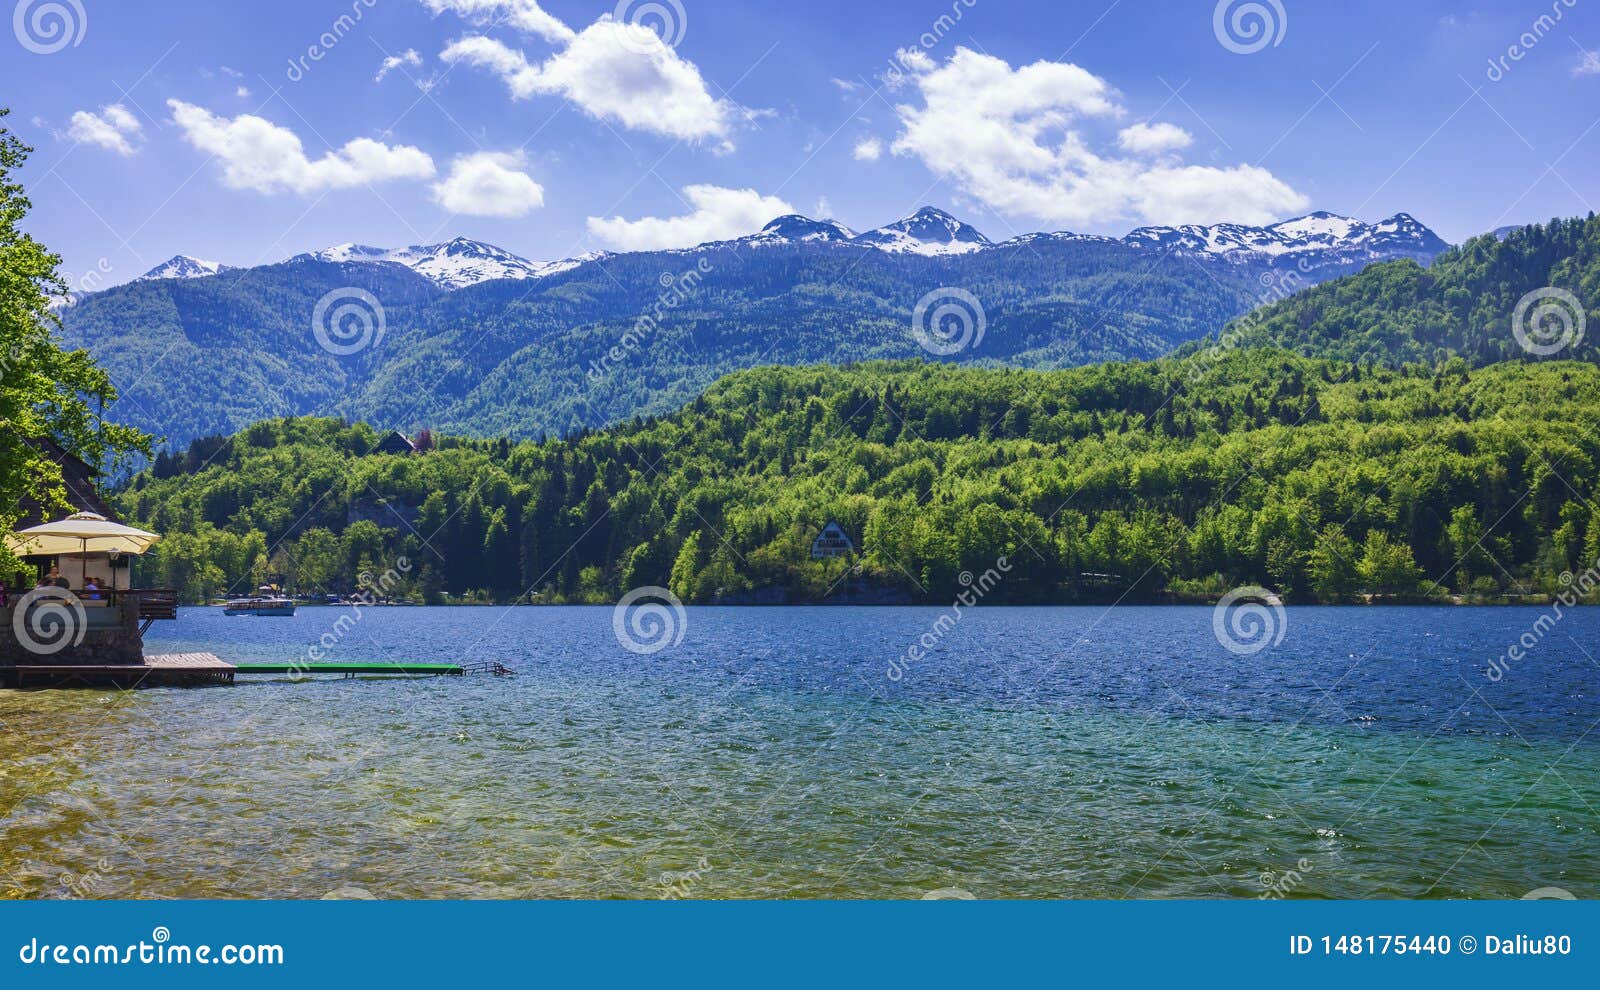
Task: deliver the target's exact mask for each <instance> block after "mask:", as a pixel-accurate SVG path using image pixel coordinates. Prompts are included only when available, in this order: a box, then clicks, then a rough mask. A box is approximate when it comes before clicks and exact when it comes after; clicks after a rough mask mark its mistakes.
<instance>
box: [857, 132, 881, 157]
mask: <svg viewBox="0 0 1600 990" xmlns="http://www.w3.org/2000/svg"><path fill="white" fill-rule="evenodd" d="M852 154H854V155H855V159H856V161H858V162H875V161H877V160H878V159H880V158H882V157H883V142H882V141H879V140H878V139H877V138H875V137H869V138H863V139H862V140H861V141H859V142H857V143H856V149H855V151H854V152H852Z"/></svg>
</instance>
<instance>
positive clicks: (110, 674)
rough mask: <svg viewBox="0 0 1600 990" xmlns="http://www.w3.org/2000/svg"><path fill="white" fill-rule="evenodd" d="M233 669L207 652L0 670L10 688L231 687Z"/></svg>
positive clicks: (234, 669)
mask: <svg viewBox="0 0 1600 990" xmlns="http://www.w3.org/2000/svg"><path fill="white" fill-rule="evenodd" d="M236 671H237V668H236V667H235V666H234V665H233V664H231V663H228V662H226V661H224V660H222V659H220V658H218V657H217V656H215V655H214V654H211V653H173V654H169V655H167V656H158V657H145V658H144V663H123V664H92V665H91V664H30V665H19V666H16V667H0V678H4V679H5V680H6V682H7V683H8V684H9V686H11V687H19V688H21V687H117V688H137V687H166V686H172V685H184V684H189V685H193V684H232V683H233V675H234V674H235V673H236Z"/></svg>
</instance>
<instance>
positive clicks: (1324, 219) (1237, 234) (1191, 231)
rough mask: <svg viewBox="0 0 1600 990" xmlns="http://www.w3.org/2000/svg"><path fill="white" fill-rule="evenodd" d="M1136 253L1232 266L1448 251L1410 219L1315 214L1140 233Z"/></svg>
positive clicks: (1135, 235) (1133, 237)
mask: <svg viewBox="0 0 1600 990" xmlns="http://www.w3.org/2000/svg"><path fill="white" fill-rule="evenodd" d="M1123 243H1125V244H1129V245H1131V246H1133V247H1139V248H1150V249H1156V250H1163V251H1171V252H1175V253H1179V254H1195V255H1214V256H1220V257H1223V258H1226V259H1228V260H1232V261H1247V260H1250V259H1251V258H1262V257H1264V258H1268V259H1277V258H1285V257H1287V258H1294V259H1300V258H1302V257H1306V256H1316V255H1326V256H1329V257H1328V260H1330V261H1333V260H1345V261H1358V260H1366V259H1377V258H1387V257H1400V256H1412V257H1424V256H1426V257H1431V256H1432V255H1435V254H1438V253H1439V252H1441V251H1443V250H1445V249H1446V248H1447V247H1448V246H1449V245H1447V244H1445V242H1444V241H1443V240H1441V239H1440V238H1439V236H1438V235H1437V234H1435V233H1434V232H1433V231H1431V230H1429V229H1428V228H1427V227H1425V226H1423V225H1422V224H1421V223H1419V222H1418V221H1417V220H1416V218H1414V217H1412V216H1411V215H1410V214H1407V213H1398V214H1395V215H1394V216H1392V217H1390V218H1389V219H1387V220H1383V221H1380V222H1378V223H1373V224H1368V223H1363V222H1361V221H1360V220H1354V219H1352V218H1350V217H1342V216H1339V215H1337V214H1333V213H1323V212H1319V213H1312V214H1309V215H1307V216H1303V217H1296V218H1294V219H1293V220H1285V221H1283V222H1282V223H1275V224H1272V225H1271V226H1267V227H1247V226H1242V225H1240V224H1231V223H1223V224H1216V225H1215V226H1211V227H1202V226H1199V225H1196V224H1188V225H1185V226H1182V227H1141V228H1139V229H1138V230H1135V231H1133V232H1132V233H1130V234H1129V235H1128V236H1127V237H1125V238H1123Z"/></svg>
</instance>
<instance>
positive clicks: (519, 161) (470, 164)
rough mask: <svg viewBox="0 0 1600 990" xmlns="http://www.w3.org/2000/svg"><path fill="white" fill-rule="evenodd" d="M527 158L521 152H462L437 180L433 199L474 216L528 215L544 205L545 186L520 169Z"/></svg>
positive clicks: (451, 210)
mask: <svg viewBox="0 0 1600 990" xmlns="http://www.w3.org/2000/svg"><path fill="white" fill-rule="evenodd" d="M525 161H526V159H525V157H524V156H523V155H522V154H520V153H502V152H494V151H482V152H478V153H477V154H471V155H461V156H460V157H458V158H456V160H455V161H453V162H451V163H450V174H449V175H447V176H445V178H444V180H443V181H441V182H438V183H435V185H434V187H433V199H434V202H436V203H438V204H439V205H440V206H442V207H444V208H445V209H447V210H449V211H450V212H451V213H461V214H465V215H467V216H473V217H506V218H515V217H525V216H527V215H528V214H529V213H531V212H533V211H534V210H537V209H538V208H539V207H541V206H543V205H544V187H543V186H541V185H539V183H537V182H535V181H533V179H532V177H530V176H529V175H528V174H527V173H526V172H522V171H520V168H521V167H522V166H523V165H524V164H525Z"/></svg>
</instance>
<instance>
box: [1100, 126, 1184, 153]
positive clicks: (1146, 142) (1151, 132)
mask: <svg viewBox="0 0 1600 990" xmlns="http://www.w3.org/2000/svg"><path fill="white" fill-rule="evenodd" d="M1191 144H1194V135H1193V134H1190V133H1189V132H1188V131H1186V130H1184V129H1183V128H1181V127H1179V126H1177V125H1176V124H1134V125H1133V126H1132V127H1127V128H1124V129H1123V130H1121V131H1119V132H1118V133H1117V146H1118V147H1119V148H1121V149H1122V150H1123V151H1130V152H1132V153H1134V154H1136V155H1158V154H1160V153H1161V152H1163V151H1181V150H1182V149H1184V148H1187V147H1189V145H1191Z"/></svg>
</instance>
